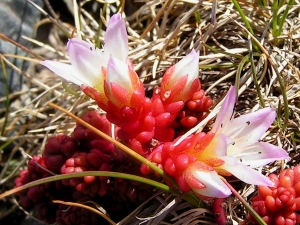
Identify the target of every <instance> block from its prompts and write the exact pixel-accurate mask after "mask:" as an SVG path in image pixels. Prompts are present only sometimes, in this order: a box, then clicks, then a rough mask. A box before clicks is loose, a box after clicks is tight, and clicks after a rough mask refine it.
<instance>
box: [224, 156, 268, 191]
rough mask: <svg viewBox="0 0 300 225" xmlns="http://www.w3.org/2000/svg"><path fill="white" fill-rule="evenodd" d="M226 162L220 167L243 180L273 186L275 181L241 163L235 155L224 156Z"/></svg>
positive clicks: (248, 182)
mask: <svg viewBox="0 0 300 225" xmlns="http://www.w3.org/2000/svg"><path fill="white" fill-rule="evenodd" d="M222 159H223V160H224V161H225V164H223V165H222V166H220V169H223V170H226V171H228V172H229V173H231V174H232V175H234V176H235V177H237V178H238V179H240V180H241V181H244V182H245V183H247V184H255V185H265V186H273V182H272V181H270V179H269V178H267V177H266V176H264V175H263V174H261V173H260V172H258V171H256V170H254V169H252V168H250V167H248V166H246V165H243V164H241V163H239V162H238V161H237V160H236V159H235V158H233V157H229V156H228V157H223V158H222Z"/></svg>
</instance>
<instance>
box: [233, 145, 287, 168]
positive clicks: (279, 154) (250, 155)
mask: <svg viewBox="0 0 300 225" xmlns="http://www.w3.org/2000/svg"><path fill="white" fill-rule="evenodd" d="M229 151H230V148H229ZM234 157H235V158H237V159H238V160H239V161H240V162H241V163H243V164H245V165H249V166H250V167H251V168H256V167H260V166H264V165H266V164H268V163H270V162H273V161H275V160H284V159H288V158H289V155H288V153H287V152H286V151H285V150H284V149H282V148H280V147H278V146H275V145H272V144H269V143H266V142H257V143H255V144H252V145H250V146H248V147H246V148H245V149H243V150H242V151H240V152H239V154H237V155H234Z"/></svg>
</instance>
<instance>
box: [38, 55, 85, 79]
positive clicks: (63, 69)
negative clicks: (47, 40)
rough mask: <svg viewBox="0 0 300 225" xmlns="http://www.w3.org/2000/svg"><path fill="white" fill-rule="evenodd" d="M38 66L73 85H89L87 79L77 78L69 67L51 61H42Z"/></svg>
mask: <svg viewBox="0 0 300 225" xmlns="http://www.w3.org/2000/svg"><path fill="white" fill-rule="evenodd" d="M40 64H42V65H44V66H46V67H47V68H48V69H50V70H51V71H53V72H54V73H56V74H57V75H59V76H61V77H62V78H64V79H65V80H68V81H71V82H73V83H74V84H77V85H81V84H86V85H90V84H91V83H90V81H89V80H88V79H85V77H81V76H78V74H77V73H76V71H75V70H74V68H73V67H72V66H71V65H68V64H65V63H60V62H56V61H51V60H45V61H42V62H40Z"/></svg>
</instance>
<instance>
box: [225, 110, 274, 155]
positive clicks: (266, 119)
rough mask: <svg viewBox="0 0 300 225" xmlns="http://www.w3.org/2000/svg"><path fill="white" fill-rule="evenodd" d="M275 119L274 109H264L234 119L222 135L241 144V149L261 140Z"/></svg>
mask: <svg viewBox="0 0 300 225" xmlns="http://www.w3.org/2000/svg"><path fill="white" fill-rule="evenodd" d="M275 117H276V112H275V110H274V109H272V108H263V109H260V110H258V111H256V112H253V113H249V114H245V115H242V116H240V117H238V118H235V119H233V120H232V121H231V122H230V123H229V124H228V126H226V127H224V128H223V130H222V133H224V134H226V135H227V136H228V137H230V138H231V139H234V140H235V142H236V143H238V142H239V147H243V146H247V145H249V144H252V143H255V142H257V141H259V140H260V139H261V137H262V136H263V134H264V133H265V132H266V131H267V129H268V128H269V127H270V125H271V124H272V123H273V121H274V119H275ZM229 154H230V153H229Z"/></svg>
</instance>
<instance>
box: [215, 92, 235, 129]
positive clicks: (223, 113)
mask: <svg viewBox="0 0 300 225" xmlns="http://www.w3.org/2000/svg"><path fill="white" fill-rule="evenodd" d="M236 98H237V94H236V89H235V86H232V87H230V89H229V91H228V93H227V95H226V97H225V99H224V102H223V104H222V107H221V109H220V112H219V114H218V116H217V118H216V122H215V123H214V126H213V128H212V130H211V132H213V133H217V132H218V133H219V132H221V131H220V129H222V127H225V126H226V125H227V123H229V121H230V119H231V117H232V115H233V110H234V105H235V103H236Z"/></svg>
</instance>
